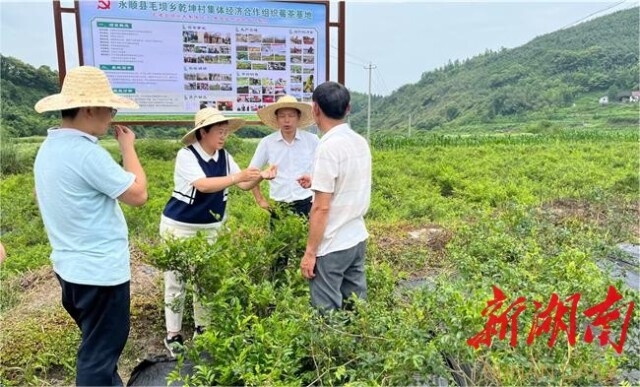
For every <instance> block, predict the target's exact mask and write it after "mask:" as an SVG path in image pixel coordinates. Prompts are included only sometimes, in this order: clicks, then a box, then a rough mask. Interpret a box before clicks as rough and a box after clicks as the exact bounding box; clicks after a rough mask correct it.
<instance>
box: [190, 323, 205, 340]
mask: <svg viewBox="0 0 640 387" xmlns="http://www.w3.org/2000/svg"><path fill="white" fill-rule="evenodd" d="M206 330H207V328H205V327H203V326H202V325H198V326H197V327H196V329H195V330H194V331H193V339H194V340H195V338H196V337H198V336H200V335H201V334H203V333H204V332H206Z"/></svg>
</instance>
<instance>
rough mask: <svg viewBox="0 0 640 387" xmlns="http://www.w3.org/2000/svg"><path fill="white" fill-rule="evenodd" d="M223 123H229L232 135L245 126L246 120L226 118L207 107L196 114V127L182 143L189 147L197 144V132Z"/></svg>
mask: <svg viewBox="0 0 640 387" xmlns="http://www.w3.org/2000/svg"><path fill="white" fill-rule="evenodd" d="M223 121H229V132H230V133H233V132H235V131H236V130H238V129H240V128H241V127H242V126H243V125H244V124H245V120H243V119H241V118H230V117H225V116H224V115H222V113H221V112H220V111H219V110H218V109H216V108H212V107H206V108H204V109H200V111H199V112H197V113H196V118H195V127H194V128H193V129H191V130H190V131H189V133H187V134H185V135H184V137H182V142H183V143H185V144H187V145H189V144H193V143H194V142H196V130H198V129H200V128H204V127H205V126H209V125H212V124H217V123H218V122H223Z"/></svg>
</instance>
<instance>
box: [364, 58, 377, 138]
mask: <svg viewBox="0 0 640 387" xmlns="http://www.w3.org/2000/svg"><path fill="white" fill-rule="evenodd" d="M364 68H365V69H368V70H369V104H368V106H369V107H368V108H367V141H369V143H371V70H373V69H375V68H376V66H374V65H373V64H371V62H369V66H364Z"/></svg>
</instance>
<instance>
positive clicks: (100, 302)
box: [56, 274, 130, 386]
mask: <svg viewBox="0 0 640 387" xmlns="http://www.w3.org/2000/svg"><path fill="white" fill-rule="evenodd" d="M56 277H58V281H59V282H60V286H61V288H62V305H63V306H64V308H65V309H66V310H67V312H68V313H69V315H70V316H71V317H72V318H73V319H74V320H75V322H76V324H77V325H78V327H79V328H80V331H81V332H82V342H81V343H80V347H79V348H78V362H77V375H76V384H77V385H78V386H121V385H122V379H120V376H119V375H118V359H119V358H120V354H121V353H122V350H123V349H124V345H125V344H126V342H127V337H128V336H129V306H130V293H129V281H127V282H125V283H123V284H120V285H115V286H93V285H80V284H74V283H71V282H67V281H65V280H63V279H62V278H60V276H58V275H57V274H56Z"/></svg>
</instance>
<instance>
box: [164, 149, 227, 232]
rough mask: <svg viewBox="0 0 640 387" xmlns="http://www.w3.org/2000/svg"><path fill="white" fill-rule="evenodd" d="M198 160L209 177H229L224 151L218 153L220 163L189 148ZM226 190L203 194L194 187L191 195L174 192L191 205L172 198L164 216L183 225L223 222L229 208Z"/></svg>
mask: <svg viewBox="0 0 640 387" xmlns="http://www.w3.org/2000/svg"><path fill="white" fill-rule="evenodd" d="M187 149H189V150H190V151H191V152H192V153H193V154H194V155H195V156H196V158H197V159H198V164H200V168H202V170H203V171H204V174H205V175H206V176H207V177H222V176H227V174H228V172H229V166H228V162H227V161H228V160H227V154H226V152H225V150H224V149H220V150H219V151H218V161H213V159H211V160H209V161H205V160H204V159H203V158H202V157H200V155H199V154H198V152H197V151H196V150H195V148H194V147H193V145H189V146H188V147H187ZM225 191H226V190H222V191H218V192H214V193H203V192H200V191H198V190H197V189H195V187H193V188H192V189H191V192H190V195H189V196H188V195H185V194H184V193H183V192H178V191H173V192H174V194H176V195H180V196H183V197H185V199H188V201H189V203H190V204H189V203H185V202H183V201H182V200H178V199H176V198H175V197H173V196H172V197H171V199H169V202H168V203H167V205H166V206H165V207H164V211H163V214H164V216H166V217H167V218H170V219H173V220H175V221H178V222H183V223H195V224H207V223H215V222H219V221H221V220H222V218H223V217H224V211H225V208H226V206H227V198H226V192H225Z"/></svg>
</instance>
